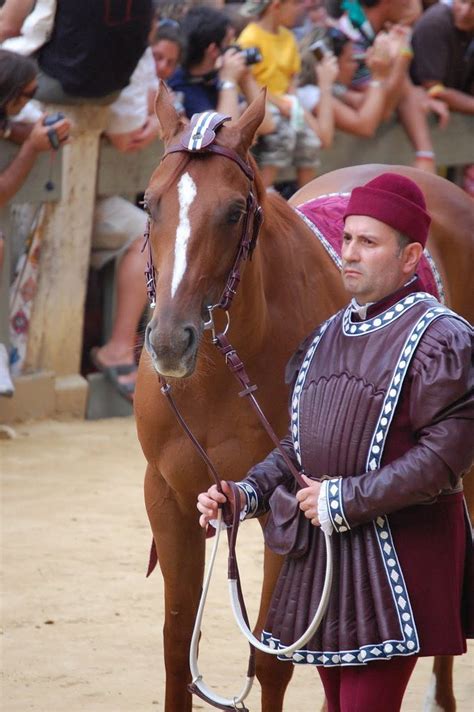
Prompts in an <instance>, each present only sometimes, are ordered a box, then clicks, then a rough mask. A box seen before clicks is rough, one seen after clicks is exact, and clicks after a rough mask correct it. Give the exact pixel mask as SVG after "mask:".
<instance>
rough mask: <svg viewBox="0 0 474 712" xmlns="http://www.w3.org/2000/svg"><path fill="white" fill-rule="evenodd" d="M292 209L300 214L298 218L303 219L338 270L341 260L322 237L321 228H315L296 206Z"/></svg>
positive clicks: (340, 267)
mask: <svg viewBox="0 0 474 712" xmlns="http://www.w3.org/2000/svg"><path fill="white" fill-rule="evenodd" d="M303 205H304V203H303ZM294 211H295V213H297V215H299V216H300V218H301V219H302V220H303V222H304V223H305V225H306V226H307V227H309V229H310V230H311V232H312V233H314V234H315V235H316V237H317V238H318V240H319V242H320V243H321V244H322V245H323V247H324V249H325V250H326V252H327V253H328V255H329V257H330V258H331V259H332V261H333V262H334V264H335V265H336V267H337V268H338V270H341V269H342V260H341V258H340V257H339V255H338V254H337V252H336V250H335V249H334V247H333V246H332V245H331V243H330V242H328V240H326V238H325V237H324V235H323V233H322V232H321V230H319V228H317V227H316V225H315V224H314V223H313V222H312V221H311V220H310V219H309V218H308V217H307V216H306V215H305V214H304V213H302V212H301V211H300V210H299V209H298V208H297V207H296V208H294Z"/></svg>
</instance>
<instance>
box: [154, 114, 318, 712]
mask: <svg viewBox="0 0 474 712" xmlns="http://www.w3.org/2000/svg"><path fill="white" fill-rule="evenodd" d="M228 119H230V117H229V116H223V115H222V114H218V113H216V112H205V113H204V114H197V115H194V116H193V118H192V120H191V124H190V126H189V129H188V130H187V131H186V132H184V133H183V134H182V135H181V137H180V141H179V143H178V144H174V145H172V146H170V147H169V148H168V149H167V150H166V151H165V153H164V156H163V158H166V157H167V156H169V155H170V154H172V153H192V154H203V153H214V154H218V155H220V156H224V157H226V158H228V159H230V160H232V161H233V162H234V163H236V164H237V165H238V166H239V168H240V169H241V170H242V171H243V173H244V174H245V176H246V177H247V178H248V179H249V181H250V186H249V192H248V195H247V201H246V213H245V217H244V224H243V227H242V234H241V237H240V241H239V245H238V248H237V251H236V255H235V258H234V262H233V264H232V268H231V270H230V272H229V274H228V277H227V280H226V284H225V286H224V289H223V292H222V294H221V297H220V299H219V301H218V302H217V303H216V304H214V305H212V306H210V307H208V310H209V320H208V321H207V322H206V323H205V328H206V329H210V330H211V332H212V341H213V343H214V344H215V345H216V346H217V348H218V349H219V351H220V352H221V354H222V355H223V356H224V358H225V362H226V364H227V366H228V367H229V369H230V371H231V372H232V373H233V375H234V376H235V378H236V379H237V381H238V382H239V384H240V385H241V387H242V390H241V391H240V393H239V396H240V397H247V398H248V399H249V400H250V402H251V405H252V407H253V408H254V410H255V411H256V413H257V415H258V417H259V419H260V421H261V422H262V424H263V426H264V428H265V430H266V432H267V433H268V435H269V437H270V438H271V440H272V441H273V443H274V445H275V447H276V448H277V449H278V450H279V452H280V454H281V456H282V457H283V460H284V461H285V464H286V466H287V467H288V469H289V471H290V472H291V474H292V475H293V477H294V478H295V479H296V481H297V483H298V484H299V486H300V487H306V483H305V482H304V480H303V478H302V477H301V473H300V472H298V470H297V469H296V468H295V466H294V465H293V463H292V462H291V460H290V458H289V457H288V455H287V453H286V452H285V450H283V448H282V447H281V445H280V441H279V439H278V437H277V435H276V434H275V432H274V431H273V429H272V427H271V425H270V423H269V422H268V420H267V418H266V417H265V415H264V413H263V411H262V410H261V408H260V406H259V404H258V402H257V400H256V398H255V396H254V391H255V390H256V389H257V386H256V385H253V384H252V383H251V381H250V379H249V377H248V375H247V372H246V370H245V367H244V364H243V363H242V361H241V359H240V357H239V355H238V354H237V352H236V350H235V349H234V348H233V346H232V345H231V344H230V342H229V340H228V338H227V335H226V334H227V331H228V328H229V325H230V317H229V309H230V306H231V304H232V300H233V297H234V295H235V293H236V290H237V287H238V285H239V282H240V279H241V269H242V264H243V263H244V262H245V261H246V260H248V259H250V258H251V256H252V253H253V250H254V248H255V245H256V242H257V237H258V233H259V230H260V226H261V224H262V221H263V210H262V208H261V206H260V205H259V204H258V202H257V200H256V198H255V195H254V193H253V190H252V184H253V183H254V172H253V169H252V167H251V166H250V165H249V164H248V163H247V162H246V161H244V160H243V159H242V158H241V157H240V156H239V155H238V153H237V152H236V151H234V150H233V149H230V148H228V147H225V146H221V145H219V144H216V143H215V139H216V132H217V131H218V129H219V128H220V127H221V126H222V125H223V124H224V122H225V121H227V120H228ZM147 245H148V264H147V269H146V271H145V276H146V281H147V291H148V295H149V298H150V302H151V304H152V306H155V302H156V288H155V274H156V271H155V267H154V265H153V257H152V253H151V245H150V225H149V223H148V226H147V231H146V233H145V245H144V248H145V246H147ZM215 309H222V310H223V311H224V312H225V314H226V318H227V323H226V326H225V328H224V330H223V331H222V332H221V333H216V328H215V326H214V320H213V311H214V310H215ZM158 378H159V381H160V385H161V391H162V393H163V394H164V395H165V396H166V398H167V399H168V402H169V404H170V407H171V408H172V410H173V412H174V414H175V416H176V418H177V420H178V422H179V423H180V425H181V427H182V428H183V430H184V431H185V432H186V434H187V435H188V437H189V438H190V440H191V441H192V443H193V445H194V447H195V448H196V450H197V451H198V453H199V454H200V456H201V457H202V459H203V460H204V462H205V463H206V465H207V466H208V468H209V470H210V471H211V474H212V476H213V478H214V481H215V483H216V486H217V488H218V490H219V491H220V492H222V487H221V478H220V476H219V474H218V472H217V470H216V468H215V467H214V465H213V463H212V461H211V460H210V458H209V456H208V455H207V453H206V452H205V450H204V449H203V448H202V446H201V444H200V443H199V442H198V440H197V439H196V437H195V436H194V435H193V433H192V432H191V430H190V429H189V427H188V425H187V424H186V422H185V420H184V418H183V417H182V415H181V413H180V412H179V410H178V408H177V406H176V403H175V401H174V399H173V396H172V395H171V387H170V385H169V384H168V383H167V382H166V380H165V378H164V377H163V376H161V375H159V376H158ZM228 484H229V485H230V487H231V490H232V496H233V500H234V508H233V514H231V513H230V511H229V506H228V505H224V507H223V511H224V520H225V521H226V523H227V524H228V525H231V526H228V528H227V537H228V542H229V568H228V570H229V573H228V579H229V590H230V595H231V601H232V609H233V612H234V616H235V618H236V621H237V624H238V626H239V628H240V629H241V631H242V633H243V634H244V635H245V637H246V638H247V639H248V641H249V643H250V657H249V664H248V670H247V678H246V681H245V684H244V687H243V690H242V691H241V693H240V694H239V695H238V696H235V697H233V698H232V699H227V698H223V697H221V696H219V695H216V694H215V693H214V692H213V691H212V690H211V689H210V688H208V687H207V686H206V685H205V684H204V682H203V679H202V675H201V674H200V672H199V670H198V667H197V648H198V641H199V636H200V630H201V621H202V616H203V609H204V603H205V600H206V596H207V591H208V588H209V582H210V576H211V573H212V568H213V565H214V560H215V556H216V553H217V547H218V542H219V533H220V520H221V513H220V512H219V514H220V516H219V523H218V526H217V531H216V537H215V541H214V547H213V550H212V553H211V563H210V566H209V568H208V571H207V575H206V578H205V582H204V584H203V591H202V595H201V601H200V604H199V608H198V612H197V615H196V622H195V626H194V632H193V637H192V640H191V646H190V655H189V663H190V669H191V674H192V679H193V681H192V683H191V685H189V690H190V691H191V692H193V693H194V694H196V695H198V696H199V697H201V698H202V699H203V700H205V701H206V702H208V703H209V704H210V705H212V706H214V707H217V708H218V709H222V710H228V711H229V712H231V711H232V710H237V709H240V710H242V711H244V712H248V710H247V708H246V707H245V706H244V705H243V700H244V699H245V698H246V697H247V695H248V693H249V692H250V689H251V687H252V683H253V679H254V676H255V649H259V650H261V651H263V652H266V653H269V654H271V655H280V656H281V655H290V654H292V653H293V652H295V651H296V650H298V649H299V648H301V647H302V646H303V645H304V644H305V643H306V642H307V641H308V640H309V639H310V638H311V637H312V636H313V635H314V633H315V632H316V630H317V629H318V627H319V625H320V623H321V620H322V618H323V616H324V614H325V612H326V608H327V605H328V603H329V594H330V588H331V583H332V550H331V545H330V537H329V536H328V535H327V534H325V541H326V557H327V564H326V576H325V580H324V586H323V592H322V595H321V600H320V603H319V606H318V609H317V611H316V613H315V614H314V617H313V619H312V621H311V623H310V625H309V628H308V629H307V630H306V632H305V633H304V634H303V635H302V636H301V637H300V638H299V639H298V640H297V641H295V642H294V643H293V644H292V645H290V646H287V647H284V648H278V649H275V648H271V647H270V646H267V645H265V644H264V643H262V642H260V641H259V640H258V639H257V638H256V637H255V636H254V635H253V633H252V631H251V630H250V627H249V620H248V615H247V611H246V608H245V603H244V601H243V596H242V591H241V585H240V577H239V572H238V566H237V557H236V553H235V549H236V542H237V532H238V527H239V523H240V493H239V489H238V487H237V485H236V484H235V483H234V482H229V483H228ZM239 705H240V706H239Z"/></svg>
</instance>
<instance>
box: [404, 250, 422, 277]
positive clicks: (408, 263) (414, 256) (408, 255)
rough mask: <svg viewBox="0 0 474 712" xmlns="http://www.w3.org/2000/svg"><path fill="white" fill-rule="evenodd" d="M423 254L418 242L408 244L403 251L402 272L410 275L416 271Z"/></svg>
mask: <svg viewBox="0 0 474 712" xmlns="http://www.w3.org/2000/svg"><path fill="white" fill-rule="evenodd" d="M422 254H423V245H422V244H421V243H420V242H409V243H408V245H407V246H406V247H405V249H404V250H403V272H404V273H405V274H410V273H411V272H414V271H415V270H416V267H417V265H418V262H419V261H420V260H421V256H422Z"/></svg>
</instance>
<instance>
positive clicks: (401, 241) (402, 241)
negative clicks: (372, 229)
mask: <svg viewBox="0 0 474 712" xmlns="http://www.w3.org/2000/svg"><path fill="white" fill-rule="evenodd" d="M396 232H397V242H398V251H399V254H400V253H401V252H402V251H403V250H404V249H405V247H406V246H407V245H409V244H410V242H413V240H411V239H410V238H409V237H407V236H406V235H404V234H403V232H400V231H399V230H397V231H396Z"/></svg>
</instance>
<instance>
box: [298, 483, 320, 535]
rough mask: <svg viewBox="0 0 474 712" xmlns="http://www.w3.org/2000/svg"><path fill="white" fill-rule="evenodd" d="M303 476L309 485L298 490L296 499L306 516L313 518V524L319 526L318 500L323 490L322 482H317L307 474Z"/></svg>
mask: <svg viewBox="0 0 474 712" xmlns="http://www.w3.org/2000/svg"><path fill="white" fill-rule="evenodd" d="M302 478H303V479H304V481H305V482H306V484H307V485H308V486H307V487H303V489H300V490H298V492H297V493H296V499H297V500H298V502H299V503H300V509H301V511H302V512H304V516H305V517H306V518H307V519H310V520H311V524H313V526H315V527H319V525H320V521H319V517H318V500H319V492H320V490H321V482H316V480H312V479H310V478H309V477H306V475H302Z"/></svg>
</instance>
